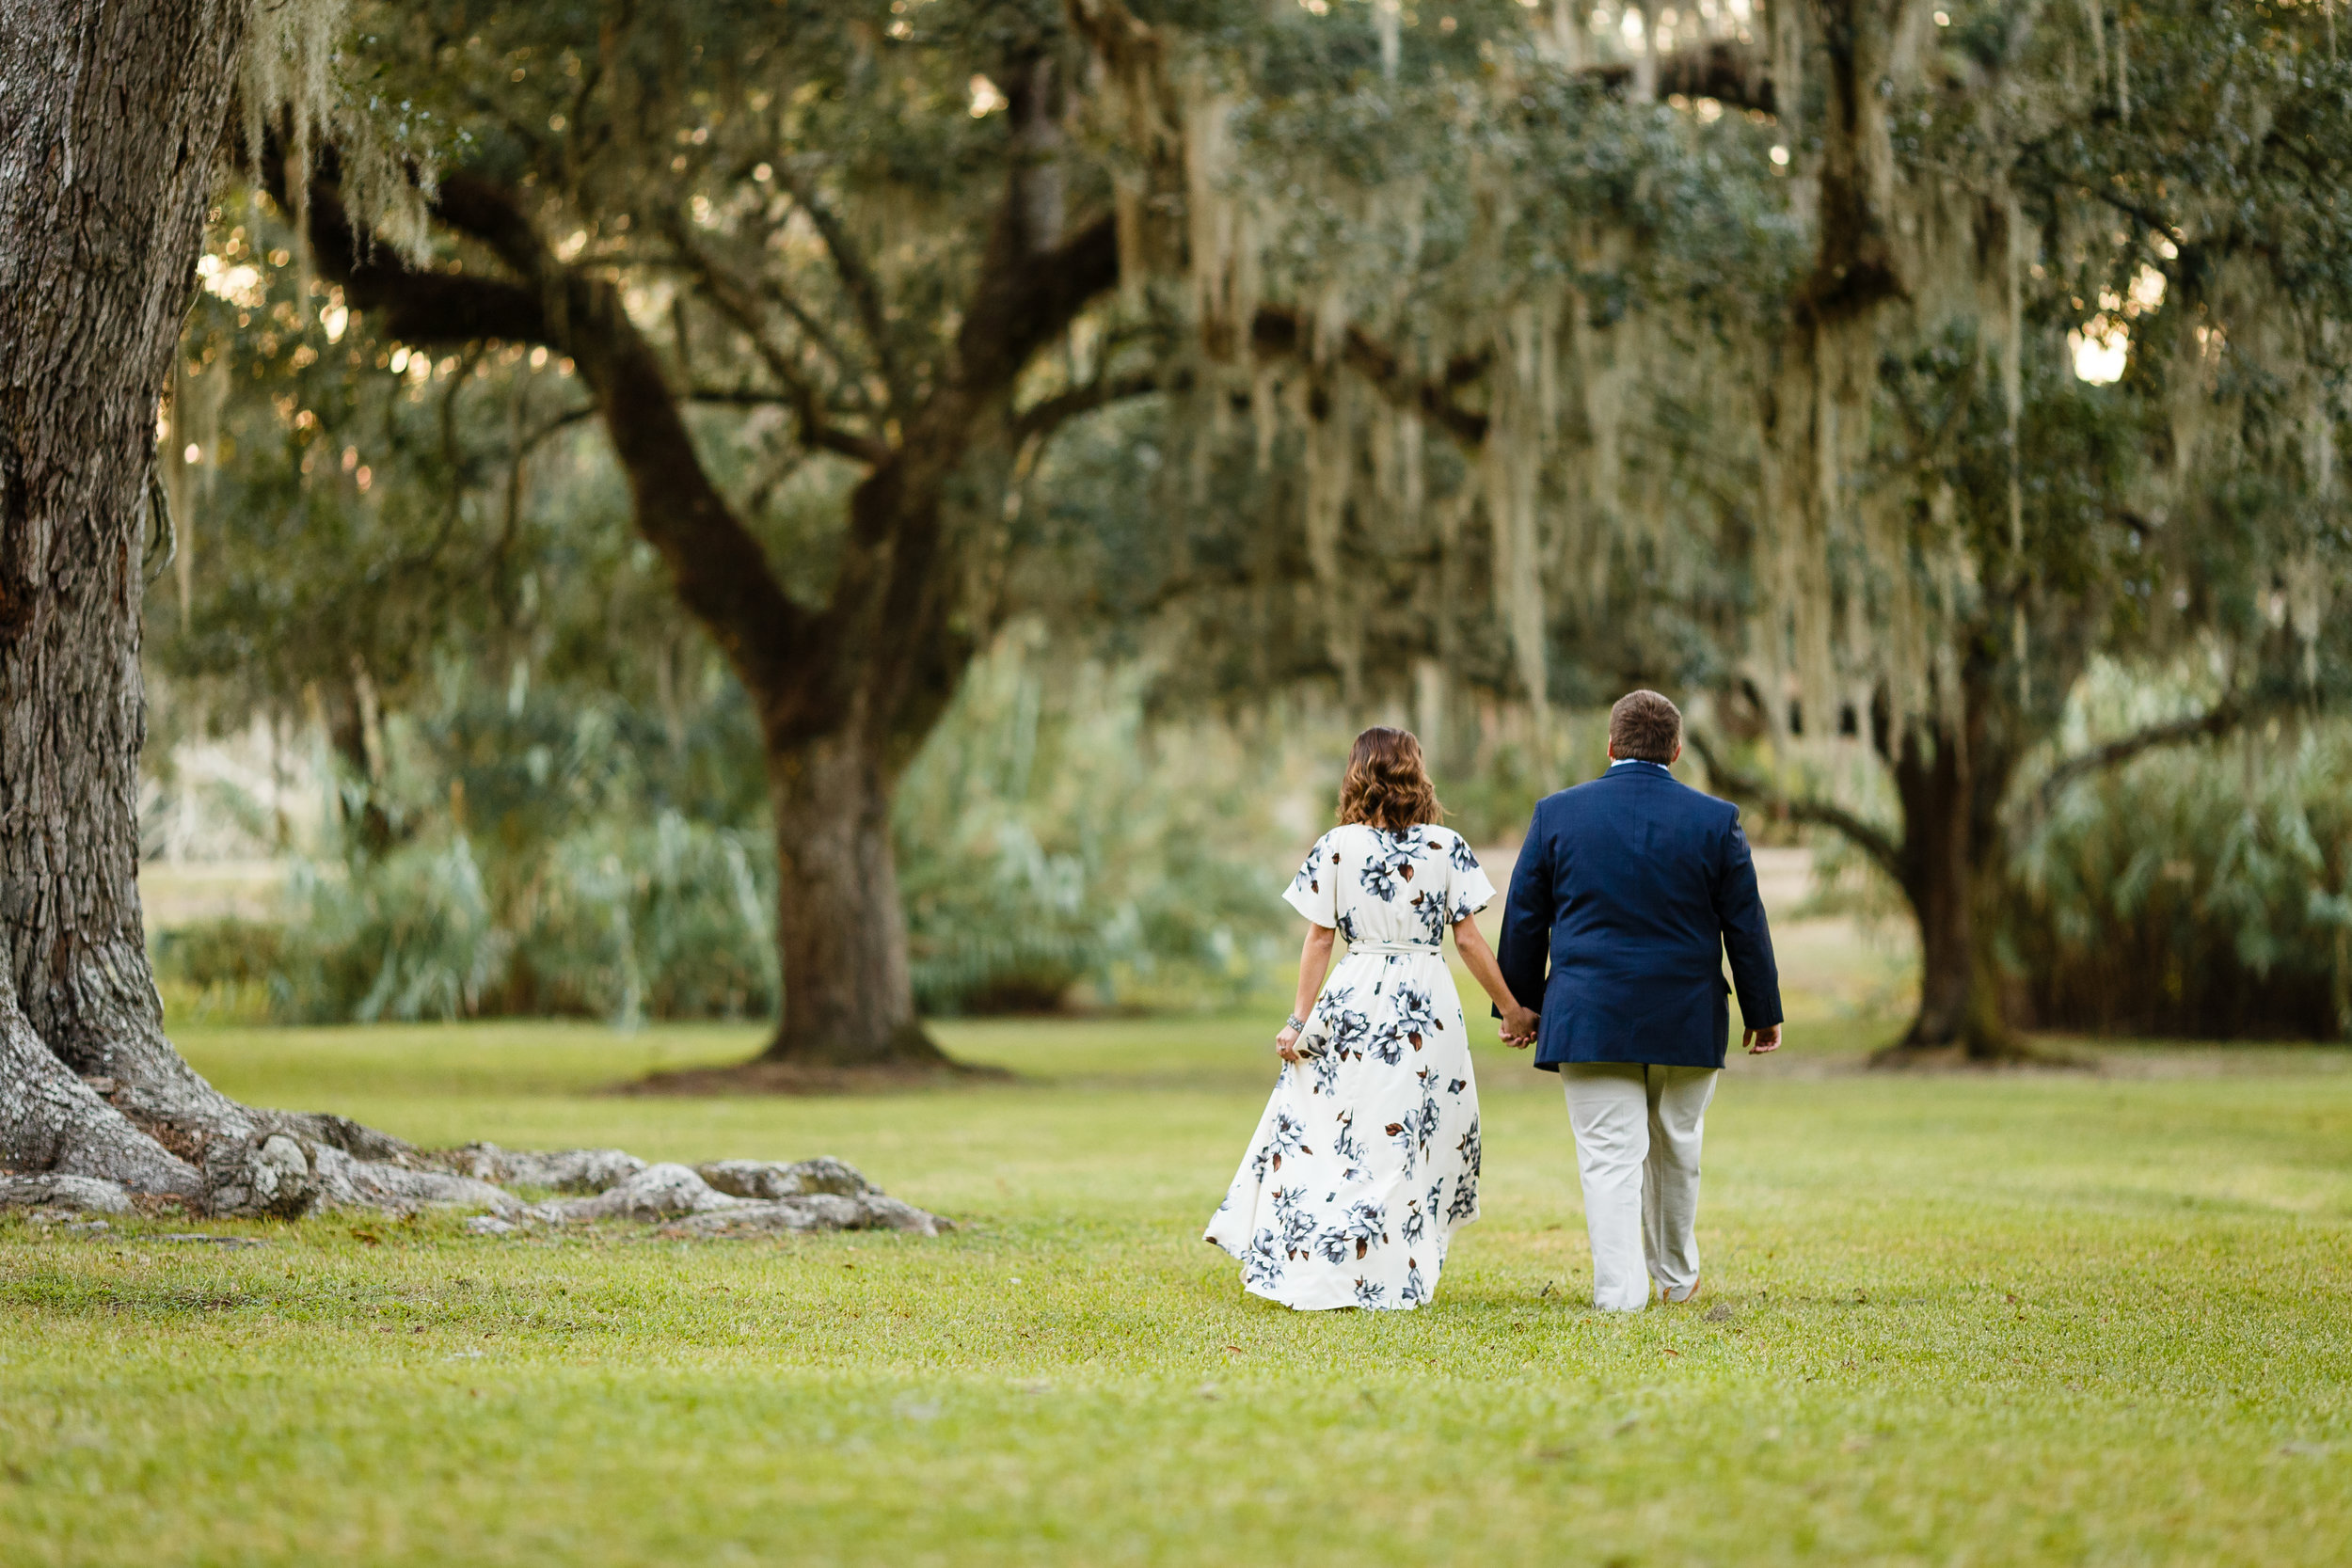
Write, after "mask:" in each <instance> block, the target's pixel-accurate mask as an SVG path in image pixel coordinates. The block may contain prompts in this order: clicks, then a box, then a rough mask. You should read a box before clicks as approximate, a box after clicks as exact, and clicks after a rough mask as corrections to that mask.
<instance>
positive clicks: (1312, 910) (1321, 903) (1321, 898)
mask: <svg viewBox="0 0 2352 1568" xmlns="http://www.w3.org/2000/svg"><path fill="white" fill-rule="evenodd" d="M1337 859H1338V857H1337V855H1336V854H1335V852H1334V851H1333V850H1332V847H1331V835H1330V834H1329V833H1326V834H1324V835H1323V836H1322V837H1321V838H1319V839H1317V840H1315V847H1313V848H1311V849H1310V850H1308V851H1307V863H1306V864H1304V865H1302V866H1300V867H1299V868H1298V875H1297V876H1295V877H1293V878H1292V879H1291V885H1290V890H1289V891H1288V892H1287V893H1284V894H1283V895H1282V899H1283V902H1285V903H1287V904H1289V905H1290V907H1291V908H1292V909H1294V910H1296V911H1298V912H1299V913H1300V914H1303V915H1305V916H1306V917H1307V918H1308V919H1309V920H1311V921H1313V922H1314V923H1315V924H1316V925H1318V926H1324V927H1337V926H1338V925H1339V923H1340V878H1339V869H1340V868H1339V866H1338V864H1337V863H1336V861H1337Z"/></svg>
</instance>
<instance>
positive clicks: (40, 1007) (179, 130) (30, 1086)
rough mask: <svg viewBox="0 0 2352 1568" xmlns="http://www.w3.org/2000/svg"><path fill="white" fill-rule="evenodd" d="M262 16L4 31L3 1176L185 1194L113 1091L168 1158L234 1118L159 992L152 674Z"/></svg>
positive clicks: (82, 9) (5, 22)
mask: <svg viewBox="0 0 2352 1568" xmlns="http://www.w3.org/2000/svg"><path fill="white" fill-rule="evenodd" d="M244 30H245V6H244V5H243V4H240V3H237V0H209V3H208V0H181V3H178V4H156V5H149V6H98V5H94V4H79V5H77V4H56V3H55V0H8V4H6V5H5V6H0V104H4V105H5V107H6V112H5V113H4V114H0V944H5V952H6V959H7V962H6V968H7V971H8V974H7V977H6V989H5V990H4V991H0V1031H5V1033H6V1035H7V1037H8V1045H7V1047H6V1058H5V1059H6V1061H7V1064H8V1074H7V1077H6V1079H5V1080H0V1093H5V1094H6V1096H7V1098H8V1101H9V1107H8V1122H9V1132H8V1135H7V1136H6V1138H5V1139H4V1140H0V1163H6V1164H14V1165H19V1166H32V1167H33V1168H42V1169H48V1168H68V1169H71V1170H72V1171H74V1172H77V1173H81V1174H88V1175H103V1176H107V1177H110V1178H119V1177H124V1176H136V1177H138V1178H139V1179H140V1180H141V1181H142V1183H143V1184H145V1185H148V1186H151V1187H153V1188H156V1189H158V1190H167V1191H177V1192H183V1193H192V1192H194V1191H195V1190H196V1188H197V1186H198V1177H197V1173H196V1170H195V1167H194V1165H193V1164H191V1163H190V1162H189V1161H188V1160H186V1159H181V1158H175V1157H174V1152H167V1149H166V1148H164V1147H161V1146H159V1145H157V1144H156V1143H155V1142H154V1140H152V1139H150V1138H148V1137H146V1136H145V1135H144V1134H143V1133H141V1132H139V1131H138V1130H137V1129H136V1128H135V1127H133V1126H132V1124H131V1122H130V1121H129V1120H126V1119H125V1118H124V1117H123V1116H122V1115H121V1114H120V1112H119V1110H117V1109H116V1108H115V1107H112V1106H109V1105H108V1104H107V1103H106V1102H105V1101H104V1100H103V1099H101V1098H100V1096H99V1095H98V1094H96V1093H93V1092H91V1089H90V1087H89V1085H90V1084H91V1083H96V1084H99V1085H109V1086H110V1087H111V1092H112V1094H113V1095H114V1097H115V1099H116V1101H117V1103H118V1105H119V1106H121V1107H122V1108H123V1109H129V1110H132V1111H133V1112H134V1114H135V1115H138V1114H141V1113H145V1114H146V1119H153V1120H156V1121H158V1122H160V1123H161V1124H163V1125H162V1127H161V1129H160V1130H162V1131H164V1132H165V1133H166V1139H167V1142H174V1141H175V1140H173V1139H172V1138H171V1136H170V1129H171V1128H172V1127H173V1125H175V1124H176V1123H178V1122H179V1121H181V1120H183V1119H184V1118H186V1117H197V1118H202V1117H209V1116H214V1115H216V1114H218V1113H219V1112H220V1111H221V1110H222V1108H223V1107H226V1106H227V1104H228V1102H227V1101H224V1100H222V1098H221V1097H220V1096H218V1095H217V1094H215V1093H214V1091H213V1090H212V1089H211V1088H210V1086H209V1085H205V1084H204V1083H203V1081H202V1080H201V1079H200V1078H199V1077H198V1076H197V1075H196V1074H195V1073H194V1072H193V1071H192V1070H190V1069H188V1067H187V1066H186V1064H185V1063H184V1062H183V1061H182V1060H181V1059H180V1056H179V1053H177V1052H175V1051H173V1050H172V1048H171V1045H170V1042H169V1041H168V1040H167V1039H166V1038H165V1037H164V1034H163V1029H162V1019H161V1010H160V1007H159V1005H158V1003H157V1000H156V996H155V988H154V984H153V981H152V978H151V975H150V973H149V970H148V963H147V954H146V944H145V936H144V930H143V927H142V923H141V919H140V913H139V894H138V849H139V828H138V812H137V792H138V778H137V766H138V751H139V746H140V743H141V741H142V739H143V738H144V730H145V713H144V696H143V693H142V690H141V687H140V681H139V667H138V654H139V608H140V598H141V589H142V587H143V581H142V569H143V566H144V563H145V560H146V557H147V555H148V551H149V543H148V540H147V538H146V535H147V534H148V533H149V531H151V527H159V526H160V525H161V522H162V519H161V518H160V517H155V516H151V512H150V508H149V504H148V495H149V491H150V487H151V480H150V476H151V471H152V463H153V451H154V445H155V414H156V401H157V398H158V396H159V395H160V393H161V391H162V388H163V383H164V378H165V375H166V373H167V370H168V367H169V364H170V358H171V354H172V351H173V346H174V344H175V342H176V341H177V340H178V337H179V329H180V321H181V316H182V314H183V309H184V307H185V305H186V303H187V298H188V291H189V289H190V287H191V286H192V284H193V282H194V272H193V267H194V262H195V260H196V253H197V247H198V244H199V239H200V236H201V232H202V226H203V221H204V211H205V203H206V201H207V199H208V198H209V197H210V195H211V191H212V182H213V177H214V174H215V150H216V147H217V144H218V141H219V137H220V132H221V126H222V124H223V122H224V119H225V116H226V112H227V106H228V102H229V95H230V87H231V85H232V82H233V79H234V73H235V64H236V51H237V46H238V43H239V41H240V40H241V39H242V37H243V34H244ZM43 1058H46V1059H47V1062H48V1063H55V1064H56V1067H55V1069H53V1068H52V1067H50V1066H49V1065H46V1063H44V1060H43ZM68 1069H71V1070H68ZM68 1080H70V1081H71V1083H70V1085H69V1084H68V1082H67V1081H68ZM197 1152H198V1150H197V1148H196V1147H195V1146H194V1145H193V1144H192V1143H188V1142H185V1141H178V1148H176V1154H177V1155H180V1156H193V1155H195V1154H196V1153H197Z"/></svg>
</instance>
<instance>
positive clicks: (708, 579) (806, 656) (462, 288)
mask: <svg viewBox="0 0 2352 1568" xmlns="http://www.w3.org/2000/svg"><path fill="white" fill-rule="evenodd" d="M263 174H264V178H265V180H267V181H268V182H269V183H270V188H271V190H272V192H273V194H274V195H275V196H277V197H278V198H279V200H280V204H281V205H283V204H285V203H284V196H285V189H284V186H285V180H286V169H285V165H284V160H283V158H282V157H281V156H278V155H276V154H275V153H273V154H272V155H271V157H270V158H269V159H268V160H267V161H266V166H265V167H264V170H263ZM308 194H309V200H308V211H309V215H310V225H309V228H310V236H309V237H310V250H311V255H312V257H313V258H314V259H315V260H316V261H317V263H318V267H319V270H320V272H321V273H322V274H323V275H325V276H326V277H327V278H329V279H330V280H332V281H334V282H336V283H339V284H341V285H342V288H343V292H344V298H345V300H346V301H347V303H349V305H350V306H351V307H352V308H353V309H359V310H380V311H381V312H383V319H384V322H385V325H386V327H387V329H388V330H389V332H390V334H391V335H393V336H396V337H400V338H404V339H406V340H407V341H412V342H453V341H454V342H463V341H478V340H483V339H490V338H496V339H500V340H503V341H509V342H526V343H542V344H545V345H547V346H548V347H550V348H553V349H555V350H556V351H557V352H559V353H562V354H564V355H567V356H570V357H571V359H572V361H573V363H574V365H575V366H576V367H578V369H579V372H580V377H581V379H582V380H583V381H584V382H585V383H586V384H587V386H588V388H589V391H590V393H591V395H592V396H593V397H594V398H595V400H596V406H597V408H598V410H599V412H600V413H601V414H602V415H603V417H604V426H605V431H606V434H607V436H609V437H610V439H611V440H612V449H613V453H614V455H615V457H617V458H618V459H619V461H620V465H621V469H622V472H623V473H625V474H626V475H627V476H628V483H629V491H630V499H631V502H632V508H631V510H632V514H633V515H634V517H635V519H636V523H637V529H638V531H639V532H640V533H641V534H643V535H644V538H645V540H646V541H647V543H649V544H651V545H652V546H654V547H655V548H656V549H657V550H659V551H660V553H661V556H662V559H663V560H664V561H665V562H667V563H668V565H669V567H670V570H671V574H672V578H673V579H674V581H675V586H676V592H677V595H678V599H679V602H680V603H681V604H683V605H684V606H685V607H686V609H687V610H688V611H689V612H690V613H691V614H692V615H693V616H694V617H695V619H697V620H698V621H700V622H701V623H702V624H703V626H704V628H705V629H706V630H707V631H708V632H709V633H710V635H711V638H712V640H713V641H716V642H717V643H718V644H719V647H720V649H721V651H722V652H723V653H724V654H725V655H726V657H727V658H728V660H729V662H731V663H732V664H734V666H735V667H736V670H737V673H739V675H740V676H741V677H742V680H743V684H744V686H745V688H746V689H747V690H749V691H750V692H752V693H753V695H754V699H755V701H756V702H758V703H760V704H761V705H762V707H763V709H765V710H768V711H766V712H765V713H764V714H763V717H765V718H766V719H768V720H769V721H770V722H771V726H773V725H775V724H780V723H783V722H786V721H787V720H788V718H789V717H790V716H791V715H793V714H794V713H795V712H796V711H797V709H798V708H799V707H800V706H802V705H804V703H805V701H806V699H807V698H808V696H809V694H810V689H811V682H810V680H809V673H810V671H811V668H812V666H813V665H814V664H816V663H817V662H818V661H819V660H821V657H822V655H823V649H822V648H821V646H820V645H818V643H817V642H816V641H814V640H813V639H812V635H811V634H812V632H813V630H814V628H813V626H812V625H811V617H810V616H808V614H807V613H806V612H805V611H803V610H802V609H801V608H800V607H799V606H798V605H796V604H795V603H794V602H793V601H792V599H791V597H790V595H788V594H786V593H785V591H784V588H783V585H782V583H781V582H780V581H779V580H778V578H777V577H776V574H775V572H774V570H773V568H772V567H771V565H770V563H769V561H768V557H767V552H766V550H765V549H763V548H762V547H761V546H760V543H759V541H758V540H757V539H755V537H753V535H752V534H751V532H750V531H749V530H747V529H745V528H744V527H743V525H742V523H741V522H740V521H739V519H737V517H736V516H735V515H734V513H733V512H732V511H731V510H730V509H729V508H728V506H727V503H726V499H725V498H724V497H723V496H722V495H721V494H720V493H719V490H718V487H717V486H716V485H715V484H713V483H711V480H710V476H709V474H708V473H707V471H706V470H705V468H704V467H703V464H702V459H701V455H700V454H699V453H698V452H697V451H696V450H695V448H694V443H693V438H692V436H691V434H690V433H689V432H688V430H687V428H686V422H685V420H684V418H683V417H682V415H681V414H680V411H679V403H678V399H677V397H676V396H675V394H674V393H673V392H672V391H671V389H670V387H669V385H668V383H667V381H666V380H665V379H664V377H663V374H662V370H661V365H660V358H659V356H657V355H656V354H655V353H654V350H653V347H652V345H651V344H650V343H648V342H646V341H645V339H644V335H643V334H642V333H641V332H639V331H638V329H637V326H636V324H635V323H634V322H632V321H631V320H630V319H629V316H628V309H627V308H626V307H625V306H624V304H623V302H622V299H621V294H620V290H619V288H618V287H617V286H616V285H615V284H613V283H612V282H611V281H610V280H607V279H604V278H600V277H593V276H590V275H586V274H583V273H580V272H579V271H576V270H574V269H571V268H569V267H566V266H564V265H563V264H562V263H561V262H559V261H556V260H555V258H554V256H553V255H552V254H551V253H550V252H549V251H548V249H547V248H546V246H545V245H543V244H542V243H541V242H540V240H539V237H538V235H537V234H536V233H535V232H534V231H533V230H532V227H531V224H530V222H529V220H528V219H527V218H525V216H524V215H523V213H522V210H521V208H520V206H519V205H518V204H517V203H516V200H515V198H513V197H512V195H511V194H509V193H508V192H506V191H505V190H503V189H502V188H501V187H499V186H497V185H494V184H492V183H490V182H487V181H485V180H483V179H481V178H479V177H476V176H472V175H469V174H463V173H459V174H453V175H450V176H448V177H447V178H445V179H444V180H443V181H442V182H441V184H440V187H439V189H438V191H437V193H436V197H435V200H434V208H433V210H434V215H435V217H436V218H437V220H438V221H440V222H441V223H442V224H443V225H445V226H446V227H448V228H450V229H452V230H456V231H457V232H459V233H461V234H464V235H467V236H469V237H470V238H473V239H475V240H478V241H480V242H481V243H482V244H484V245H487V246H488V247H489V248H490V249H491V250H492V251H493V252H495V253H496V254H497V256H498V257H499V259H500V260H501V261H503V262H505V264H506V265H507V266H508V267H509V268H511V269H512V270H513V271H514V272H515V273H516V274H517V275H519V277H520V278H521V279H522V280H521V281H518V282H509V281H505V280H502V279H497V278H490V277H477V276H473V275H469V274H464V273H456V272H432V271H424V272H417V271H410V270H409V269H408V268H407V267H405V265H403V264H402V263H401V262H400V261H399V260H398V259H397V258H396V257H394V256H393V255H392V254H391V253H390V252H389V251H387V250H385V249H383V248H381V247H376V248H372V249H371V248H363V247H362V246H361V245H360V244H359V242H358V235H357V232H356V230H355V229H354V226H353V224H352V222H351V220H350V217H349V215H348V214H346V213H345V211H344V209H343V205H342V194H341V192H340V190H339V189H338V187H337V185H336V184H335V180H334V160H333V159H332V157H331V156H328V157H326V158H322V159H321V160H320V162H319V165H318V166H317V168H316V170H315V174H314V178H313V180H312V182H311V185H310V191H309V193H308Z"/></svg>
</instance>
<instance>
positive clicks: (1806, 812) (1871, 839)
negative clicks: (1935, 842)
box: [1683, 731, 1904, 886]
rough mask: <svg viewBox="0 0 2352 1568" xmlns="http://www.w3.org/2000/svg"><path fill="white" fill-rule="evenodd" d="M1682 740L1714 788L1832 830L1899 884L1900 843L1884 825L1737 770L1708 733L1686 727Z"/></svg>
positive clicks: (1900, 871) (1901, 863) (1793, 819)
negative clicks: (1688, 729)
mask: <svg viewBox="0 0 2352 1568" xmlns="http://www.w3.org/2000/svg"><path fill="white" fill-rule="evenodd" d="M1683 740H1684V743H1685V744H1687V745H1688V746H1689V747H1690V748H1691V750H1692V751H1693V752H1697V753H1698V758H1699V761H1701V762H1703V763H1705V764H1706V765H1707V777H1708V782H1710V783H1712V784H1714V785H1715V787H1716V788H1718V789H1721V790H1723V791H1724V793H1725V794H1728V795H1732V796H1736V797H1738V798H1740V800H1753V801H1755V802H1756V804H1757V805H1760V806H1762V807H1764V808H1765V809H1766V810H1767V811H1770V812H1772V814H1773V815H1775V816H1784V817H1787V818H1788V820H1789V821H1791V822H1805V823H1811V824H1813V825H1814V826H1817V827H1822V828H1827V829H1829V830H1831V831H1832V832H1836V833H1837V834H1839V835H1840V836H1842V837H1844V838H1845V839H1846V840H1847V841H1848V842H1849V843H1851V844H1852V845H1853V847H1855V848H1857V849H1860V850H1861V851H1862V852H1863V853H1864V854H1866V855H1867V856H1869V857H1870V859H1871V860H1872V861H1873V862H1875V863H1877V865H1878V867H1879V869H1881V870H1882V871H1884V872H1885V873H1886V874H1887V876H1889V877H1891V878H1893V879H1894V880H1895V882H1896V884H1897V885H1898V886H1899V885H1901V884H1902V882H1903V880H1904V877H1903V848H1902V845H1901V844H1900V843H1899V842H1898V841H1897V839H1896V838H1895V835H1894V834H1892V833H1890V832H1887V831H1886V830H1885V829H1884V828H1882V827H1880V826H1879V825H1878V824H1877V823H1875V822H1871V821H1869V820H1867V818H1865V817H1863V816H1860V815H1859V814H1858V813H1855V812H1852V811H1849V810H1848V809H1847V808H1845V807H1844V806H1841V805H1839V804H1837V802H1836V801H1835V800H1821V799H1820V797H1819V796H1813V795H1790V794H1788V792H1787V791H1785V790H1783V789H1781V788H1780V786H1779V785H1777V784H1772V782H1771V781H1769V780H1766V779H1759V778H1757V777H1756V775H1754V774H1752V773H1743V772H1740V770H1738V769H1737V768H1733V767H1732V766H1731V765H1730V764H1729V763H1727V762H1724V760H1723V759H1722V758H1721V757H1720V756H1719V755H1718V753H1717V752H1716V751H1715V748H1714V747H1713V746H1712V745H1711V744H1710V743H1709V742H1708V739H1707V737H1706V736H1703V735H1700V734H1698V733H1697V732H1696V731H1686V732H1685V733H1684V735H1683Z"/></svg>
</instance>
